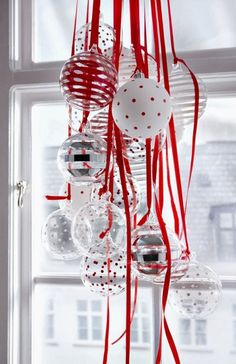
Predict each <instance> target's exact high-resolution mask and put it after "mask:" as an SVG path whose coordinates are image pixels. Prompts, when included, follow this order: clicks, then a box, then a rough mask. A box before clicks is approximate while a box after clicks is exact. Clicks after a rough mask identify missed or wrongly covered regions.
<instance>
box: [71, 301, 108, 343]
mask: <svg viewBox="0 0 236 364" xmlns="http://www.w3.org/2000/svg"><path fill="white" fill-rule="evenodd" d="M104 316H105V315H104V314H103V312H102V302H101V301H99V300H92V301H90V302H89V301H84V300H79V301H77V323H78V340H90V341H102V340H103V329H104V326H103V318H104Z"/></svg>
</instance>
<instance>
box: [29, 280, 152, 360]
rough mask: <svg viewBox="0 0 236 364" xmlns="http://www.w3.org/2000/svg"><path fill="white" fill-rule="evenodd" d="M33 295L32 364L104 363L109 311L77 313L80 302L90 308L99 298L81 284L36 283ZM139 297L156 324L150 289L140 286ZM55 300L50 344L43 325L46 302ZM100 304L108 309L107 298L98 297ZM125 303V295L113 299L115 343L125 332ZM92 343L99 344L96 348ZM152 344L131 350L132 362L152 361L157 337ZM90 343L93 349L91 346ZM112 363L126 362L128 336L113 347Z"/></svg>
mask: <svg viewBox="0 0 236 364" xmlns="http://www.w3.org/2000/svg"><path fill="white" fill-rule="evenodd" d="M34 292H35V293H34V299H33V336H32V337H33V347H32V355H33V360H32V364H52V363H54V362H56V364H65V363H70V364H77V363H78V362H79V363H80V361H81V360H82V362H83V363H84V364H91V363H96V364H97V363H102V358H103V350H104V344H103V343H104V334H105V323H106V310H102V311H101V315H96V314H95V315H94V313H93V311H87V312H86V313H85V312H84V313H83V314H82V313H81V314H78V310H77V302H78V301H87V302H88V303H89V306H90V304H91V302H92V301H96V300H98V299H97V298H96V295H94V294H91V293H90V292H89V291H88V289H87V288H85V287H84V286H82V285H81V286H80V285H72V284H68V285H65V284H64V285H63V284H62V285H61V284H37V285H36V287H35V290H34ZM132 295H133V292H132ZM139 297H140V299H141V300H142V301H144V302H146V304H147V306H148V316H149V320H150V322H151V323H152V325H154V321H155V320H154V317H153V307H152V292H151V288H148V287H145V288H142V287H140V288H139ZM52 298H53V299H54V312H55V322H54V323H55V326H54V338H53V343H51V344H50V343H49V342H48V341H47V340H46V337H45V331H44V324H43V322H44V318H45V317H46V315H47V301H48V299H52ZM99 301H101V303H102V306H103V307H106V301H107V300H106V298H105V297H104V298H102V297H101V298H100V297H99ZM125 301H126V298H125V294H123V295H119V296H114V297H112V299H111V304H110V310H111V320H110V342H112V341H114V340H116V339H117V338H118V337H119V336H120V335H121V333H122V332H123V331H124V329H125ZM90 307H91V306H90ZM90 315H91V316H90ZM78 321H79V322H78ZM83 340H84V342H83ZM93 340H94V343H95V344H96V345H93ZM86 341H87V342H86ZM98 341H101V342H99V343H98ZM149 342H150V346H148V347H145V348H142V347H141V346H140V347H133V348H132V354H131V363H137V364H143V363H150V364H151V363H152V362H153V355H154V354H153V347H152V345H151V344H152V343H153V342H154V338H153V337H151V339H150V341H149ZM85 343H86V345H85ZM90 343H91V346H90V345H89V346H88V344H90ZM109 362H110V363H112V364H120V363H124V362H125V337H124V338H123V339H122V340H120V341H119V342H118V343H117V344H116V345H110V347H109Z"/></svg>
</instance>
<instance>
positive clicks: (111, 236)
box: [71, 198, 126, 257]
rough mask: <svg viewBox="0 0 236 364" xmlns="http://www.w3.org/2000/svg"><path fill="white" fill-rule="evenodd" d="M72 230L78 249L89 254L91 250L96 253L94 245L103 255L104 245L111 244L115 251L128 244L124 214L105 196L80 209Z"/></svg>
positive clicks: (99, 253)
mask: <svg viewBox="0 0 236 364" xmlns="http://www.w3.org/2000/svg"><path fill="white" fill-rule="evenodd" d="M71 231H72V236H73V239H74V241H75V244H76V246H77V248H78V250H80V251H81V253H82V254H84V255H87V256H89V252H91V251H92V252H93V254H94V250H95V249H94V250H91V248H92V247H96V254H97V257H101V256H103V254H104V246H107V245H109V248H110V247H111V248H112V249H113V250H112V251H114V252H115V251H116V249H117V250H121V249H123V248H124V247H125V244H126V239H125V233H126V228H125V218H124V214H123V212H122V210H121V209H119V208H118V207H116V206H115V205H114V204H113V203H111V202H109V201H108V200H106V199H105V198H102V199H101V200H99V201H92V202H90V203H87V204H86V205H84V206H83V207H82V208H81V209H79V210H78V212H77V214H76V215H75V217H74V220H73V223H72V229H71ZM107 239H108V240H107ZM107 241H108V242H109V244H108V243H107Z"/></svg>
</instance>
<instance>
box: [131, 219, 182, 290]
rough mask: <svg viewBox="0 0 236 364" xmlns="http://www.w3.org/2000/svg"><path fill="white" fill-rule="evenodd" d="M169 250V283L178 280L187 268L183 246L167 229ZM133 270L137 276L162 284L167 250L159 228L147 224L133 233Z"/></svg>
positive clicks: (165, 268) (165, 269)
mask: <svg viewBox="0 0 236 364" xmlns="http://www.w3.org/2000/svg"><path fill="white" fill-rule="evenodd" d="M167 234H168V239H169V244H170V250H171V281H175V280H177V279H180V278H181V277H182V276H183V275H184V274H185V272H186V270H187V267H188V259H187V258H186V256H185V252H184V249H183V246H182V244H181V242H180V240H179V239H178V237H177V235H176V234H175V233H174V232H172V231H171V230H170V229H167ZM132 258H133V269H134V271H135V272H136V273H137V274H138V276H139V277H140V278H141V279H143V280H147V281H151V282H152V283H154V284H162V283H163V282H164V279H165V274H166V271H167V263H168V262H167V248H166V244H165V242H164V239H163V236H162V233H161V230H160V227H159V226H158V225H155V224H153V223H149V222H147V223H146V224H144V225H143V226H140V227H138V228H137V229H136V230H135V231H134V233H133V247H132Z"/></svg>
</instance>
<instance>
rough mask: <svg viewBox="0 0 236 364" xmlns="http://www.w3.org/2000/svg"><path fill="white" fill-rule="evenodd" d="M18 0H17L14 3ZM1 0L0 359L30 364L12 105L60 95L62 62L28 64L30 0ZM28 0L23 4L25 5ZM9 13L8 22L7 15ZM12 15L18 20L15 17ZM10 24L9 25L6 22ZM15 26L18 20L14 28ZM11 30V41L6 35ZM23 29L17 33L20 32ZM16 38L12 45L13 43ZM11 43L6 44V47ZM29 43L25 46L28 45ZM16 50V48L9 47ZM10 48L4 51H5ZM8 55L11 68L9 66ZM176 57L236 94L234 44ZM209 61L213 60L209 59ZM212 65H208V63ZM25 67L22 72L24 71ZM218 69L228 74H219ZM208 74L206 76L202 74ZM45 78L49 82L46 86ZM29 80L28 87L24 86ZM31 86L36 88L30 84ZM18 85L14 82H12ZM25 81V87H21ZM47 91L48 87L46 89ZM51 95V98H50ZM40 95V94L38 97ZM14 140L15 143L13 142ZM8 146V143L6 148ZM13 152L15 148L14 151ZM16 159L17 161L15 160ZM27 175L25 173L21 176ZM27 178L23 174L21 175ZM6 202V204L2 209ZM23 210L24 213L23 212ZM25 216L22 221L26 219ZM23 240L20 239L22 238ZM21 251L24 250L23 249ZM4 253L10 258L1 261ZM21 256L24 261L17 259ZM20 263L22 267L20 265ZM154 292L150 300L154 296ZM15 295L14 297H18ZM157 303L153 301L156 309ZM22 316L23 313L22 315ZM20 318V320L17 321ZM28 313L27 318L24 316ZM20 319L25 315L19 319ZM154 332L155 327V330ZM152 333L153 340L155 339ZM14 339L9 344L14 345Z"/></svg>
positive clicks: (228, 282)
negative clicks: (229, 47) (19, 53)
mask: <svg viewBox="0 0 236 364" xmlns="http://www.w3.org/2000/svg"><path fill="white" fill-rule="evenodd" d="M18 1H19V2H18ZM22 1H23V0H11V1H10V2H9V1H8V0H2V1H1V13H2V14H4V15H5V16H3V17H2V21H1V22H0V34H1V50H2V52H1V64H0V70H1V75H2V78H1V85H0V91H1V98H0V109H1V115H0V121H1V133H0V156H1V157H0V158H1V182H0V187H1V198H0V232H1V235H0V237H1V244H0V259H1V260H0V263H1V264H0V275H1V280H0V322H1V335H0V353H1V363H3V364H30V357H29V355H28V353H29V351H27V350H28V349H30V345H31V344H30V341H29V336H28V335H26V336H24V335H23V336H22V335H21V333H22V332H24V333H25V332H26V333H29V332H30V326H31V322H29V316H30V312H31V305H30V300H29V297H31V294H32V292H31V289H30V286H29V277H30V275H29V271H30V269H31V267H30V265H27V266H25V265H24V264H23V263H24V262H28V260H29V256H30V251H29V252H28V254H24V255H22V257H21V255H20V253H19V252H20V237H21V238H22V233H21V231H20V222H21V221H22V220H24V223H25V221H27V220H28V219H29V216H30V203H29V200H30V197H28V198H27V199H26V201H25V209H23V210H22V211H20V210H19V209H18V207H17V204H16V200H17V194H16V187H15V186H16V183H17V182H18V181H19V179H21V178H22V176H23V175H22V170H21V163H20V159H21V158H20V156H21V155H22V154H21V153H22V151H20V145H19V139H20V138H23V139H24V140H27V136H26V135H21V133H20V130H19V127H20V125H19V120H17V118H15V116H16V115H15V114H14V110H15V109H14V108H15V107H17V104H16V103H15V102H17V100H18V101H19V100H22V101H23V107H22V109H21V117H22V116H24V117H27V112H28V109H27V107H26V106H27V104H28V102H32V98H34V97H35V94H32V91H33V90H34V91H35V89H36V90H37V91H38V94H37V92H36V94H37V97H36V101H38V100H39V99H40V97H42V99H44V98H45V90H47V91H46V92H48V90H49V95H50V94H51V96H53V95H54V96H53V97H55V101H56V100H57V97H58V95H59V90H58V91H57V92H56V94H55V93H54V92H55V87H56V84H55V82H57V80H58V75H59V71H60V67H61V65H62V62H56V63H43V64H32V63H29V62H28V60H29V55H30V54H31V51H29V44H31V42H30V41H29V37H27V34H28V35H29V34H30V33H31V32H30V29H29V27H28V25H29V22H27V20H28V19H30V16H29V15H30V11H31V7H29V6H28V3H29V1H30V0H24V1H27V3H26V2H24V6H22ZM17 3H18V4H19V9H20V12H17V8H16V7H15V4H17ZM26 4H27V5H26ZM7 14H10V21H9V18H8V16H7ZM16 19H18V20H17V21H16ZM12 24H13V27H11V25H12ZM15 24H18V26H17V27H16V26H15ZM9 29H10V34H11V35H10V39H9ZM21 30H22V31H21ZM16 42H17V43H16ZM15 44H18V52H19V50H20V49H21V50H22V53H21V57H20V58H19V61H18V62H16V61H15V55H16V53H15V52H16V50H17V48H15ZM9 45H10V46H9ZM27 47H28V48H27ZM14 49H15V50H14ZM7 50H9V52H8V51H7ZM9 55H10V60H11V61H10V70H9ZM180 56H181V57H183V58H185V59H186V60H187V61H188V62H189V64H190V65H191V66H192V68H193V70H194V71H195V72H197V73H203V74H204V75H202V78H203V79H204V80H205V81H206V83H207V86H208V92H209V94H214V95H215V96H216V95H218V96H219V97H222V96H227V95H228V96H235V95H236V82H235V80H236V50H235V48H231V49H227V50H224V49H222V50H215V51H209V52H208V51H202V52H192V53H182V54H180ZM212 60H214V62H212ZM212 64H213V65H212ZM25 69H28V71H27V72H25V71H24V70H25ZM223 72H227V73H225V74H223ZM206 73H208V75H206ZM47 82H50V84H47ZM27 84H28V86H27ZM32 84H35V86H32ZM16 85H17V86H16ZM20 85H26V86H20ZM11 87H12V98H11V100H10V102H9V89H10V88H11ZM50 90H51V91H50ZM55 95H56V96H55ZM38 97H39V98H38ZM47 97H48V95H47ZM9 107H10V128H9ZM14 143H15V144H14ZM8 146H9V147H8ZM7 150H8V152H9V160H7V158H6V153H7ZM18 152H20V153H19V154H18ZM18 162H19V163H18ZM24 177H25V178H26V177H27V171H26V176H24ZM26 179H27V178H26ZM6 206H8V207H6ZM27 211H28V213H27ZM25 219H26V220H25ZM22 240H24V239H22ZM25 252H26V250H25ZM6 257H9V259H6ZM20 258H22V259H23V260H21V259H20ZM22 267H24V269H22ZM37 280H38V281H40V282H45V283H46V282H48V281H49V280H50V282H51V283H57V282H58V281H60V284H62V283H64V284H67V282H68V277H64V276H61V277H53V276H52V277H51V276H50V277H48V276H42V277H38V278H37ZM70 281H71V282H73V283H78V284H79V282H80V280H79V278H76V277H73V276H71V277H70ZM223 284H224V287H226V288H234V289H235V287H236V281H235V279H232V277H228V278H225V279H224V281H223ZM22 287H24V297H23V296H22ZM156 296H157V295H155V294H154V298H155V299H156ZM17 297H18V298H17ZM158 303H159V301H158V300H156V303H155V304H156V307H158ZM22 315H23V316H22ZM20 317H21V319H20ZM27 317H28V319H27ZM23 318H26V320H25V321H24V320H23ZM156 332H157V333H156V335H158V330H156ZM157 339H158V338H157V336H156V337H155V342H157ZM13 343H14V345H13Z"/></svg>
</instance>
